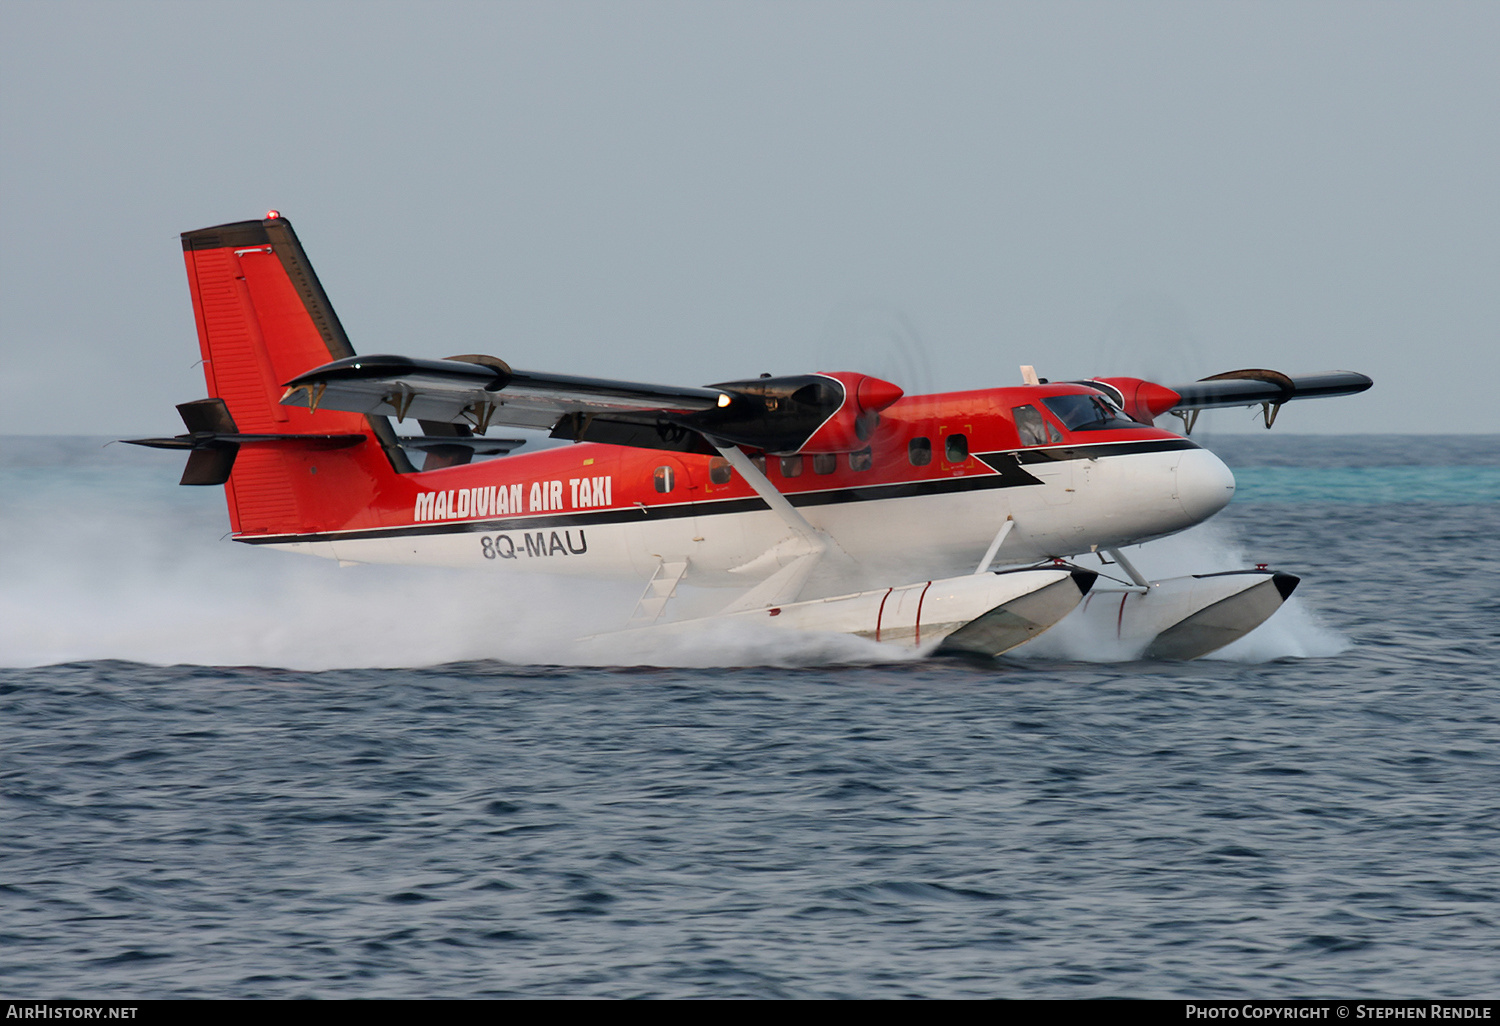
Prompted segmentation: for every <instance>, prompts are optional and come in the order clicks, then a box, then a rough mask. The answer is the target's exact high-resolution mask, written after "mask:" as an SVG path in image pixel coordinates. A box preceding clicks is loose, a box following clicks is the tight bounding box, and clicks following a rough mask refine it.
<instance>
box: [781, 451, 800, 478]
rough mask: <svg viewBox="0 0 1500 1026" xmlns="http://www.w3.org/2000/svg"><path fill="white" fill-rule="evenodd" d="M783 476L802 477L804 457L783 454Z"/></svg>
mask: <svg viewBox="0 0 1500 1026" xmlns="http://www.w3.org/2000/svg"><path fill="white" fill-rule="evenodd" d="M781 476H782V477H801V476H802V457H801V456H783V457H781Z"/></svg>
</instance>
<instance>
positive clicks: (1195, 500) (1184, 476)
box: [1177, 449, 1234, 524]
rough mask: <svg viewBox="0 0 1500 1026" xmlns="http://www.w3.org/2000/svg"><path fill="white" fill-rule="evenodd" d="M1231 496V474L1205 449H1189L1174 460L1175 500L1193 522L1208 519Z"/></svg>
mask: <svg viewBox="0 0 1500 1026" xmlns="http://www.w3.org/2000/svg"><path fill="white" fill-rule="evenodd" d="M1232 498H1234V474H1233V473H1231V472H1230V470H1229V468H1228V467H1226V466H1225V465H1224V461H1223V460H1221V459H1219V457H1217V456H1215V455H1214V454H1213V453H1211V452H1209V451H1208V450H1207V449H1189V450H1187V451H1186V452H1184V453H1183V454H1182V459H1181V460H1179V461H1178V463H1177V501H1178V502H1180V503H1181V504H1182V511H1183V512H1184V513H1186V514H1187V515H1188V518H1189V519H1190V520H1191V521H1192V522H1193V523H1195V524H1196V523H1198V522H1200V521H1203V520H1207V519H1208V518H1209V517H1211V516H1213V515H1214V514H1215V513H1217V512H1219V510H1221V509H1223V508H1224V507H1225V506H1227V505H1229V500H1230V499H1232Z"/></svg>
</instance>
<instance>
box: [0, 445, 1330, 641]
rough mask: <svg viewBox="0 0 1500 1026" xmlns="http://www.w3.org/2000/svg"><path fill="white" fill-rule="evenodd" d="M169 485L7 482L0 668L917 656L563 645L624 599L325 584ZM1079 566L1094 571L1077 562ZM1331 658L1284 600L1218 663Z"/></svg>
mask: <svg viewBox="0 0 1500 1026" xmlns="http://www.w3.org/2000/svg"><path fill="white" fill-rule="evenodd" d="M148 475H149V476H148ZM167 476H169V474H163V473H161V471H160V468H156V467H148V468H145V469H144V470H143V469H142V468H139V467H136V468H132V467H129V466H125V467H119V466H115V467H104V468H100V467H97V466H95V467H82V468H57V467H52V468H46V469H40V468H31V469H22V470H17V469H14V468H11V469H8V470H7V471H6V489H5V492H6V500H5V502H6V504H5V507H4V509H3V511H0V548H3V551H4V560H3V565H0V664H4V665H8V666H37V665H47V664H55V663H62V662H74V661H81V660H95V659H124V660H130V661H135V662H143V663H153V664H175V663H191V664H199V665H217V666H225V665H253V666H276V667H286V668H292V669H303V670H322V669H333V668H364V667H410V666H429V665H435V664H439V663H445V662H455V661H463V660H477V659H492V660H500V661H505V662H513V663H524V664H570V665H642V664H646V665H659V666H688V667H711V666H753V665H776V666H809V665H829V664H851V663H854V664H863V663H878V662H900V661H903V660H907V659H911V658H915V655H914V654H913V653H912V652H911V651H910V650H907V649H902V648H894V647H891V646H888V645H879V644H876V643H875V642H872V641H866V640H863V639H860V638H854V637H847V636H843V635H826V634H798V633H793V632H789V631H782V630H778V629H776V628H773V627H769V626H767V625H761V624H750V623H723V624H712V625H706V626H705V628H704V629H703V630H702V631H697V632H695V633H694V634H693V635H692V636H690V637H675V638H671V639H664V638H660V637H654V638H627V637H621V636H608V637H603V638H594V639H592V640H585V641H579V640H577V639H579V638H581V637H584V636H587V635H593V634H599V633H602V632H610V631H614V630H617V629H618V628H619V627H621V626H622V623H623V620H624V619H625V617H626V616H628V614H629V611H630V610H631V609H633V608H634V605H635V602H636V599H637V598H638V597H639V594H640V586H639V585H637V584H633V583H601V582H593V581H581V580H563V579H557V578H546V577H525V576H521V577H517V576H509V575H507V576H504V577H501V576H498V575H497V576H488V575H486V574H484V573H483V572H476V571H454V570H441V569H433V568H412V567H383V566H355V567H345V568H341V567H339V566H337V565H335V564H333V563H331V562H328V561H325V560H321V559H316V558H311V557H307V556H302V555H296V554H288V553H280V552H271V551H265V550H257V549H252V548H251V547H249V546H244V545H239V544H235V543H231V542H228V541H224V540H221V538H222V535H223V533H224V531H225V527H226V524H225V516H224V510H223V499H222V497H221V495H220V493H219V491H218V489H212V490H210V489H183V488H178V487H176V486H175V485H172V484H170V483H169V481H167V480H165V479H164V478H166V477H167ZM143 480H149V481H150V482H151V483H150V484H149V485H147V484H143ZM1131 551H1132V559H1134V560H1135V561H1136V562H1137V564H1138V565H1139V566H1140V568H1141V569H1142V571H1143V572H1145V573H1147V574H1148V575H1150V576H1153V577H1167V576H1174V575H1178V574H1185V573H1194V572H1200V573H1201V572H1204V571H1208V570H1220V569H1234V568H1237V567H1243V566H1245V565H1246V562H1245V560H1244V559H1243V557H1242V556H1241V555H1240V554H1239V553H1238V552H1237V551H1236V548H1235V546H1234V545H1233V544H1232V543H1231V542H1230V541H1228V540H1227V539H1226V538H1225V537H1224V536H1223V535H1222V534H1221V533H1220V532H1218V531H1216V530H1215V529H1214V528H1213V527H1212V526H1209V527H1205V528H1199V529H1197V530H1195V531H1192V532H1188V533H1186V534H1183V535H1179V536H1177V537H1175V538H1171V539H1166V540H1164V541H1161V542H1155V543H1152V544H1149V545H1146V546H1142V547H1140V548H1139V549H1134V550H1131ZM1083 562H1084V564H1085V565H1089V566H1092V563H1091V561H1090V560H1089V559H1088V558H1085V559H1084V560H1083ZM1101 569H1104V570H1106V571H1110V570H1112V569H1113V568H1109V567H1103V568H1101ZM1292 569H1295V568H1292ZM726 598H727V593H726ZM1345 647H1347V646H1346V644H1345V642H1344V641H1343V640H1342V639H1341V638H1339V637H1338V636H1337V635H1335V634H1334V633H1332V632H1331V631H1329V630H1328V629H1327V628H1325V627H1324V626H1323V625H1322V624H1321V623H1320V621H1319V620H1318V618H1317V616H1316V614H1315V613H1314V612H1313V611H1312V610H1310V609H1308V608H1307V607H1306V606H1304V605H1302V604H1300V603H1299V602H1298V601H1297V600H1296V599H1295V598H1293V600H1292V601H1291V602H1290V603H1288V604H1287V605H1286V606H1285V607H1283V608H1282V609H1281V610H1280V611H1279V612H1277V614H1276V615H1275V616H1273V617H1272V618H1271V620H1270V621H1269V622H1267V623H1266V624H1264V625H1263V626H1262V627H1260V628H1259V629H1258V630H1257V631H1255V632H1254V633H1253V634H1251V635H1250V636H1249V637H1247V638H1245V639H1243V640H1241V641H1240V642H1237V643H1236V644H1234V645H1232V646H1230V647H1228V648H1226V649H1224V650H1223V651H1221V652H1220V653H1218V654H1217V655H1216V656H1215V658H1222V659H1234V660H1240V661H1246V662H1261V661H1266V660H1270V659H1278V658H1285V657H1294V656H1326V655H1332V654H1335V653H1337V652H1339V651H1342V650H1343V649H1344V648H1345ZM1015 654H1016V655H1019V656H1022V657H1025V658H1040V659H1069V660H1088V661H1096V662H1111V661H1120V660H1128V659H1133V658H1136V657H1137V656H1138V655H1139V653H1138V652H1136V651H1132V650H1129V649H1128V648H1127V647H1122V646H1121V645H1120V644H1119V642H1117V641H1115V640H1114V639H1112V638H1099V637H1090V636H1089V635H1088V633H1087V632H1086V631H1082V630H1079V629H1077V625H1075V624H1073V623H1071V622H1070V621H1064V622H1063V623H1062V624H1060V625H1059V626H1058V627H1056V628H1054V629H1053V630H1052V631H1051V632H1049V633H1048V634H1046V635H1043V636H1042V637H1040V638H1038V639H1037V640H1036V641H1034V642H1032V643H1030V644H1028V645H1026V646H1024V647H1023V648H1021V649H1019V650H1017V651H1016V653H1015Z"/></svg>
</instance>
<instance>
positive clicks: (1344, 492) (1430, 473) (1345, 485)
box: [1234, 466, 1500, 504]
mask: <svg viewBox="0 0 1500 1026" xmlns="http://www.w3.org/2000/svg"><path fill="white" fill-rule="evenodd" d="M1234 480H1235V483H1236V485H1237V488H1236V490H1235V496H1234V498H1235V501H1236V502H1357V503H1361V504H1368V503H1386V502H1441V503H1448V504H1467V503H1473V502H1500V467H1474V466H1465V467H1241V468H1239V469H1237V470H1235V472H1234Z"/></svg>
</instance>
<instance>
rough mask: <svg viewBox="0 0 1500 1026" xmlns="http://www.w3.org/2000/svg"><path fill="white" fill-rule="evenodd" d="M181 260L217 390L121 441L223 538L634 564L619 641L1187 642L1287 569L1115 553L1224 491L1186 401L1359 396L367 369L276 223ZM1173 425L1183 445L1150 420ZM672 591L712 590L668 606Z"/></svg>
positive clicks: (841, 378) (1252, 379)
mask: <svg viewBox="0 0 1500 1026" xmlns="http://www.w3.org/2000/svg"><path fill="white" fill-rule="evenodd" d="M182 249H183V257H184V260H185V262H186V266H187V276H188V284H189V287H190V290H191V293H192V303H193V311H194V315H195V317H196V322H197V331H198V343H199V347H200V351H201V354H202V358H203V369H204V376H205V379H206V382H207V389H208V395H209V397H208V398H205V399H199V400H197V401H194V402H188V403H184V404H183V405H180V406H179V407H178V411H179V412H180V415H181V417H182V420H183V423H184V425H185V427H186V429H187V430H186V431H185V432H184V433H182V434H179V435H176V436H174V437H170V438H146V439H130V440H129V441H131V442H132V443H134V444H139V445H147V446H154V447H158V448H169V449H181V450H186V451H187V453H188V457H187V467H186V470H185V471H184V472H183V475H182V482H181V483H182V484H184V485H222V486H223V487H224V490H225V494H226V498H227V501H228V507H229V519H230V523H231V526H232V536H233V539H234V540H235V541H237V542H242V543H245V544H248V545H264V546H269V547H271V548H276V549H283V550H289V551H295V552H303V553H310V554H313V555H317V556H323V557H327V558H330V559H334V560H338V561H339V562H340V563H341V564H355V563H388V564H423V565H437V566H446V567H468V568H474V569H476V570H481V571H484V572H488V573H495V572H500V573H506V572H538V571H540V572H545V573H551V574H563V575H572V576H582V577H586V578H612V579H625V580H633V581H635V582H636V583H637V584H638V585H639V586H640V587H641V589H642V591H641V596H640V599H639V600H638V601H637V602H636V603H635V605H634V607H633V608H631V609H624V608H622V609H621V611H620V618H619V622H618V623H617V624H616V625H614V626H615V627H616V628H617V630H618V632H619V633H620V635H621V636H627V635H628V636H633V637H637V638H639V637H647V638H649V637H650V636H651V635H653V634H662V635H672V634H680V633H683V632H691V631H695V630H701V629H703V628H705V627H706V626H708V625H711V624H717V623H723V622H746V623H762V624H767V625H771V626H774V627H781V628H786V629H791V630H801V631H830V632H840V633H847V634H854V635H859V636H863V637H866V638H871V639H874V640H876V641H880V642H888V643H892V644H897V645H906V646H914V647H916V648H918V649H919V650H920V651H921V652H923V653H926V654H932V655H940V656H944V655H947V656H959V657H964V658H971V659H990V658H993V657H995V656H998V655H1000V654H1001V653H1003V652H1007V651H1009V650H1011V649H1013V648H1015V647H1017V646H1019V645H1022V644H1024V643H1026V642H1027V641H1030V640H1031V639H1032V638H1034V637H1036V636H1037V635H1039V634H1041V633H1042V632H1043V631H1046V630H1047V629H1048V628H1050V627H1052V626H1053V625H1055V624H1057V623H1058V622H1059V621H1061V620H1063V619H1064V618H1065V617H1069V616H1072V617H1081V618H1084V619H1085V620H1087V621H1088V624H1089V627H1088V629H1097V630H1100V631H1104V632H1107V633H1108V634H1109V635H1110V636H1111V637H1113V638H1116V639H1122V640H1125V641H1128V642H1130V643H1131V644H1132V645H1133V646H1135V649H1136V650H1137V651H1138V652H1139V654H1140V655H1141V656H1143V657H1145V658H1161V659H1192V658H1196V657H1199V656H1202V655H1205V654H1207V653H1210V652H1213V651H1215V650H1217V649H1218V648H1221V647H1222V646H1224V645H1226V644H1228V643H1230V642H1232V641H1234V640H1236V639H1237V638H1240V637H1242V636H1244V635H1245V634H1247V633H1248V632H1249V631H1251V630H1253V629H1254V628H1255V627H1256V626H1258V625H1259V624H1261V623H1262V622H1264V621H1265V620H1266V619H1267V618H1268V617H1269V616H1271V614H1272V613H1274V612H1275V611H1276V609H1277V608H1278V607H1279V606H1280V605H1281V604H1282V603H1283V602H1284V601H1285V600H1286V599H1287V598H1288V597H1289V596H1290V595H1291V594H1292V591H1293V589H1294V588H1295V587H1296V585H1297V583H1298V578H1297V576H1296V575H1294V574H1291V573H1287V572H1284V571H1277V570H1271V569H1269V568H1268V567H1266V566H1264V565H1257V566H1255V567H1250V568H1245V569H1240V570H1233V571H1229V572H1214V573H1203V574H1194V575H1188V576H1183V577H1175V578H1169V579H1163V580H1151V579H1149V578H1147V577H1145V576H1144V575H1142V574H1141V573H1140V571H1139V570H1138V569H1137V568H1136V566H1135V565H1134V563H1133V562H1132V561H1131V559H1130V558H1129V557H1128V556H1127V555H1126V553H1125V552H1124V549H1125V548H1126V547H1129V546H1135V545H1138V544H1140V543H1142V542H1146V541H1150V540H1152V539H1157V538H1162V537H1165V536H1168V535H1172V534H1174V533H1177V532H1179V531H1183V530H1185V529H1187V528H1190V527H1192V526H1194V525H1196V524H1200V523H1202V522H1203V521H1205V520H1207V519H1208V518H1209V517H1212V516H1213V515H1214V514H1215V513H1217V512H1218V511H1219V510H1220V509H1222V508H1224V506H1225V505H1227V504H1228V503H1229V501H1230V499H1231V498H1232V497H1233V495H1234V490H1235V481H1234V476H1233V474H1231V473H1230V471H1229V468H1228V467H1226V466H1225V465H1224V463H1223V462H1221V461H1220V460H1219V459H1218V458H1217V457H1216V456H1215V455H1214V454H1213V453H1211V452H1209V451H1208V450H1206V449H1204V448H1202V447H1200V446H1199V445H1197V444H1196V443H1194V442H1193V441H1192V440H1191V439H1190V437H1189V436H1190V435H1191V430H1192V427H1193V424H1194V421H1195V420H1196V418H1197V415H1198V413H1199V412H1200V411H1201V410H1204V409H1208V408H1214V407H1225V406H1260V407H1261V408H1262V409H1263V415H1264V420H1265V424H1266V426H1267V427H1268V428H1269V427H1270V426H1271V425H1272V424H1273V423H1274V421H1275V418H1276V414H1277V412H1278V411H1279V410H1280V409H1281V407H1282V405H1283V404H1285V403H1287V402H1289V401H1292V400H1299V399H1308V398H1323V397H1330V396H1341V395H1350V394H1353V393H1357V392H1361V391H1364V390H1365V389H1367V388H1369V387H1370V386H1371V380H1370V379H1369V378H1368V377H1366V376H1365V375H1363V374H1358V373H1354V372H1349V371H1336V372H1330V373H1322V374H1314V375H1306V376H1300V377H1290V376H1288V375H1286V374H1282V373H1279V372H1275V371H1268V370H1261V369H1249V370H1238V371H1231V372H1229V373H1225V374H1218V375H1215V376H1213V377H1210V378H1207V379H1204V380H1201V381H1195V382H1191V383H1188V384H1181V385H1172V386H1165V385H1160V384H1156V383H1154V382H1150V381H1145V380H1141V379H1138V378H1129V377H1109V378H1094V379H1089V380H1083V381H1048V380H1046V379H1043V378H1040V377H1038V376H1037V375H1036V373H1035V371H1034V370H1033V369H1032V368H1030V367H1022V368H1021V376H1022V383H1021V384H1019V385H1013V386H1005V387H996V388H981V389H974V390H971V391H962V392H949V393H943V394H937V395H906V394H905V393H904V392H903V390H902V389H901V388H900V387H899V386H898V385H896V384H893V383H892V382H889V381H883V380H880V379H879V378H876V377H872V376H870V375H866V374H861V373H856V372H850V371H819V372H816V373H804V374H792V375H770V374H760V375H759V376H758V377H750V378H745V379H743V380H734V381H724V382H720V383H718V384H714V385H709V386H706V387H680V386H671V385H655V384H644V383H638V382H630V381H613V380H602V379H596V378H589V377H578V376H571V375H563V374H552V373H539V372H533V371H525V370H518V369H516V368H514V367H512V366H511V365H510V364H509V363H507V362H506V361H505V360H503V359H500V358H499V357H495V356H489V355H484V354H464V355H458V356H451V357H448V358H446V359H440V360H435V359H417V358H411V357H406V356H394V355H368V356H367V355H360V354H357V353H356V352H355V351H354V348H353V347H352V345H351V344H350V340H349V338H348V336H347V335H346V333H345V331H344V328H343V326H342V325H341V324H340V322H339V318H338V317H337V315H336V314H335V313H334V310H333V306H332V304H331V303H330V302H329V299H328V296H327V294H326V293H325V292H324V290H323V287H322V285H321V284H320V282H319V280H318V277H317V275H316V274H315V273H314V272H313V268H312V265H311V263H310V262H309V261H308V259H307V255H306V253H305V252H304V251H303V248H302V245H301V243H300V242H299V241H298V238H297V235H296V233H295V232H294V231H293V230H292V225H291V223H290V222H289V221H288V220H287V218H285V217H283V216H281V215H280V214H279V213H278V212H277V211H274V210H273V211H270V212H269V213H267V215H266V216H265V217H264V218H261V219H259V220H253V221H240V222H236V223H232V224H222V225H217V226H215V227H211V228H202V229H198V230H195V231H189V232H184V233H183V234H182ZM1168 414H1170V415H1174V416H1176V417H1178V418H1180V419H1181V421H1182V427H1183V433H1182V434H1178V433H1177V432H1175V431H1170V430H1165V429H1163V428H1158V427H1156V426H1155V422H1156V420H1157V419H1158V418H1161V417H1163V416H1164V415H1168ZM393 420H394V422H395V423H394V424H393V423H392V421H393ZM413 422H414V423H415V426H416V429H417V431H416V433H410V431H411V428H410V425H411V424H412V423H413ZM496 428H501V429H506V428H508V429H511V433H512V434H515V433H519V432H521V431H530V432H533V433H535V432H546V434H547V436H548V437H550V438H551V439H557V440H560V441H558V442H553V443H548V445H547V446H546V447H542V448H537V447H532V448H531V449H529V450H524V451H516V450H518V449H523V448H524V443H525V439H524V438H503V437H496V436H491V435H490V431H491V429H496ZM402 431H406V432H408V433H404V434H403V433H399V432H402ZM418 459H420V461H421V465H420V466H418V465H417V463H416V460H418ZM685 586H687V587H690V588H691V590H692V591H693V592H694V593H696V594H712V595H716V596H718V597H719V598H720V599H721V601H720V602H716V603H715V604H714V606H713V607H712V608H711V609H709V610H708V611H707V612H706V613H705V612H704V611H703V610H702V609H701V608H700V609H699V610H697V611H690V612H692V613H693V615H681V613H680V609H681V607H682V605H683V603H682V601H681V600H679V599H678V595H679V589H680V588H684V587H685ZM709 588H722V589H727V590H726V591H724V592H707V591H700V589H709ZM700 606H701V603H700Z"/></svg>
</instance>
